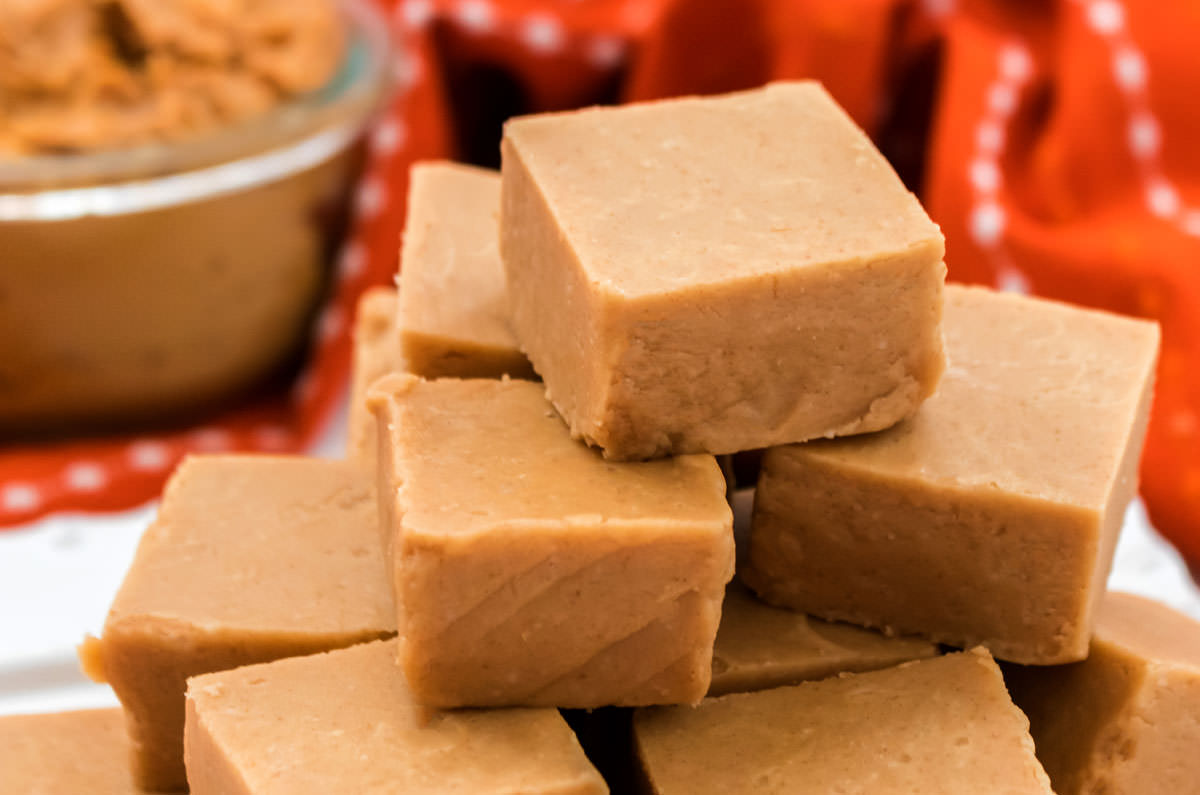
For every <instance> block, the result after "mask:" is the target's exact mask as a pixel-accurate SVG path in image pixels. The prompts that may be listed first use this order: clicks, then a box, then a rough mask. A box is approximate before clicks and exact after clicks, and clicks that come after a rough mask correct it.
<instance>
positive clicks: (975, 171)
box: [971, 160, 1000, 193]
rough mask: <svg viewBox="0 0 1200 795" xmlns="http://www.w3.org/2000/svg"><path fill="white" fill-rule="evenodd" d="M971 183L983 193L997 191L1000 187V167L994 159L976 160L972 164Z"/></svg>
mask: <svg viewBox="0 0 1200 795" xmlns="http://www.w3.org/2000/svg"><path fill="white" fill-rule="evenodd" d="M971 184H972V185H974V186H975V189H976V190H978V191H980V192H981V193H995V191H996V189H997V188H999V187H1000V169H999V168H997V167H996V162H995V161H994V160H976V161H975V162H974V163H972V164H971Z"/></svg>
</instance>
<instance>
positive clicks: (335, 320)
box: [317, 306, 346, 342]
mask: <svg viewBox="0 0 1200 795" xmlns="http://www.w3.org/2000/svg"><path fill="white" fill-rule="evenodd" d="M345 328H346V318H345V316H344V315H343V313H342V310H341V308H340V307H337V306H331V307H329V308H328V309H326V310H325V312H324V313H322V315H321V319H320V320H318V321H317V337H318V338H319V339H320V340H321V341H322V342H328V341H329V340H331V339H334V338H335V337H337V336H338V335H339V334H341V333H342V331H343V330H344V329H345Z"/></svg>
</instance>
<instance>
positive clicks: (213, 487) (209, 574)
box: [80, 455, 395, 790]
mask: <svg viewBox="0 0 1200 795" xmlns="http://www.w3.org/2000/svg"><path fill="white" fill-rule="evenodd" d="M394 631H395V610H394V608H393V606H392V600H391V591H390V589H389V587H388V584H387V577H386V569H385V567H384V562H383V556H382V552H381V549H380V544H379V530H378V506H377V501H376V499H375V495H374V490H373V488H372V482H371V477H370V476H369V475H368V474H366V473H364V472H362V471H361V468H360V467H359V466H357V465H355V464H351V463H347V462H341V461H322V460H317V459H305V458H292V457H282V456H232V455H231V456H196V457H192V458H188V459H186V460H185V461H184V462H183V463H182V464H180V466H179V468H178V469H177V470H176V471H175V474H174V475H173V476H172V477H171V480H170V482H169V483H168V484H167V488H166V492H165V494H164V496H163V503H162V508H161V509H160V510H159V514H158V518H157V519H156V520H155V521H154V523H153V524H152V525H151V526H150V527H149V529H147V530H146V533H145V535H144V536H142V541H141V543H140V545H139V546H138V550H137V555H136V556H135V557H134V560H133V565H132V566H131V567H130V569H129V572H128V573H127V574H126V575H125V581H124V582H123V583H122V585H121V588H120V590H119V591H118V592H117V596H116V598H115V599H114V600H113V604H112V608H111V610H110V611H109V614H108V618H107V620H106V621H105V623H104V632H103V635H102V637H100V638H99V639H94V638H92V639H89V640H88V641H87V642H85V644H84V645H83V647H81V649H80V656H81V659H82V661H83V664H84V668H85V670H87V672H88V673H89V675H91V676H92V677H93V678H96V679H98V680H101V681H107V682H109V683H110V684H112V687H113V690H114V691H116V693H117V697H118V698H120V699H121V703H122V704H124V705H125V715H126V719H127V721H128V724H129V735H130V738H131V740H132V745H133V770H134V779H135V781H136V782H137V783H138V784H139V785H140V786H142V787H144V788H146V789H152V790H172V789H182V788H183V787H184V786H185V784H186V779H185V776H184V769H183V718H184V709H183V708H184V702H183V693H184V686H185V682H186V680H187V678H188V677H189V676H195V675H196V674H201V673H207V672H210V671H220V670H224V669H227V668H235V667H237V666H239V665H248V664H250V663H257V662H265V661H267V660H274V659H278V658H280V657H290V656H294V655H298V654H311V653H313V652H317V651H325V650H328V649H333V648H339V647H342V646H348V645H350V644H353V643H359V642H361V641H365V640H374V639H376V638H380V637H384V636H386V635H389V634H391V633H393V632H394Z"/></svg>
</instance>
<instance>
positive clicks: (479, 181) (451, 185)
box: [397, 162, 536, 378]
mask: <svg viewBox="0 0 1200 795" xmlns="http://www.w3.org/2000/svg"><path fill="white" fill-rule="evenodd" d="M499 213H500V175H499V174H497V173H496V172H494V171H490V170H487V169H482V168H475V167H474V166H464V165H459V164H456V163H445V162H429V163H418V164H417V165H415V166H413V168H412V171H411V173H410V176H409V188H408V217H407V220H406V221H405V226H404V244H403V246H402V248H401V251H400V280H399V283H400V307H399V313H398V315H397V326H398V329H399V334H400V351H401V354H402V355H403V357H404V359H405V360H406V362H407V364H408V369H409V371H410V372H413V373H416V374H417V375H420V376H424V377H425V378H440V377H446V376H454V377H459V378H493V377H499V376H501V375H510V376H512V377H514V378H535V377H536V375H535V374H534V372H533V368H532V367H530V365H529V360H528V359H526V358H525V354H523V353H521V349H520V347H518V345H517V341H516V339H515V338H514V337H513V333H512V328H511V327H510V325H509V315H508V295H507V284H506V281H505V276H504V266H503V265H502V264H501V262H500V250H499V244H498V241H497V234H498V232H497V226H496V225H497V219H498V216H499Z"/></svg>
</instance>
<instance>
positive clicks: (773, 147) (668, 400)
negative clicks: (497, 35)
mask: <svg viewBox="0 0 1200 795" xmlns="http://www.w3.org/2000/svg"><path fill="white" fill-rule="evenodd" d="M501 151H502V160H503V190H502V199H501V224H500V250H501V254H502V256H503V259H504V265H505V269H506V271H507V273H508V284H509V293H510V299H511V306H512V319H513V326H514V329H515V331H516V334H517V338H518V339H519V340H520V342H521V347H522V348H523V349H524V351H525V352H526V354H528V356H529V358H530V359H531V360H532V362H533V366H534V368H535V369H536V370H537V371H538V373H539V374H540V375H541V376H542V378H543V379H544V380H545V382H546V390H547V393H548V395H549V397H550V399H551V400H552V401H553V402H554V405H555V406H556V407H557V408H558V410H559V412H560V413H561V414H562V416H563V417H564V418H566V420H567V422H568V423H569V424H570V426H571V431H572V433H573V434H574V435H575V436H577V437H582V438H583V439H586V440H587V441H588V442H589V443H591V444H594V445H597V446H599V447H601V448H603V449H604V451H605V453H606V454H607V455H608V456H609V457H611V458H616V459H630V458H646V457H652V456H659V455H668V454H679V453H694V452H708V453H717V454H720V453H733V452H737V451H739V450H750V449H753V448H757V447H767V446H769V445H776V444H782V443H784V442H798V441H802V440H805V439H812V438H815V437H823V436H840V435H843V434H851V433H862V432H864V431H874V430H879V429H881V428H886V427H888V426H890V425H892V424H894V423H895V422H897V421H898V420H900V419H903V418H904V417H907V416H909V415H910V414H912V412H913V411H914V410H915V409H916V407H917V405H918V404H919V403H920V402H921V401H922V400H923V399H924V398H925V397H926V396H928V395H929V394H930V393H931V392H932V391H933V389H934V386H935V385H936V383H937V380H938V377H939V375H940V373H941V371H942V366H943V360H942V343H941V332H940V320H941V312H942V294H941V291H942V281H943V278H944V275H945V266H944V265H943V264H942V255H943V241H942V235H941V233H940V232H939V231H938V228H937V226H935V225H934V224H933V223H932V222H931V221H930V220H929V218H928V217H927V216H926V215H925V212H924V211H923V210H922V209H921V206H920V204H919V203H918V202H917V200H916V198H915V197H914V196H913V195H912V194H910V193H909V192H908V191H907V190H906V189H905V188H904V186H903V185H902V184H901V182H900V180H899V179H898V178H897V177H896V174H895V172H893V171H892V169H891V167H890V166H889V165H888V163H887V161H886V160H884V158H883V156H882V155H880V154H879V152H878V151H876V150H875V148H874V147H873V146H872V145H871V142H870V141H869V140H868V139H867V137H866V135H864V134H863V132H862V131H861V130H860V129H858V128H857V127H856V126H855V125H854V123H853V122H852V121H851V120H850V118H849V117H848V116H847V115H846V114H845V112H843V111H842V109H841V108H839V107H838V105H837V104H836V103H835V102H834V101H833V99H832V98H831V97H830V96H829V95H828V94H827V93H826V92H825V90H824V89H823V88H821V87H820V86H819V85H818V84H816V83H812V82H796V83H777V84H772V85H769V86H767V87H765V88H761V89H756V90H753V91H746V92H741V93H736V94H729V95H726V96H720V97H714V98H694V97H692V98H684V99H674V100H668V101H661V102H653V103H647V104H641V105H631V106H625V107H620V108H593V109H589V110H582V111H575V112H570V113H557V114H546V115H539V116H530V117H525V118H518V119H513V120H511V121H509V122H508V123H507V124H506V125H505V128H504V138H503V142H502V144H501Z"/></svg>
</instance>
